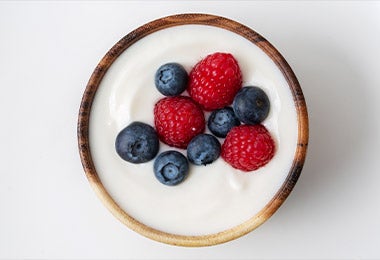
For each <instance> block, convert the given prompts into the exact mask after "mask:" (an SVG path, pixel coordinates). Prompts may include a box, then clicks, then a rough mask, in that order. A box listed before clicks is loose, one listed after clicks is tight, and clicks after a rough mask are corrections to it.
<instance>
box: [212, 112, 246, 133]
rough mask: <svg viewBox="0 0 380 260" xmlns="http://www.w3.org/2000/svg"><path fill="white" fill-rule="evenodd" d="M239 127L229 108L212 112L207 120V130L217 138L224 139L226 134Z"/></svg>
mask: <svg viewBox="0 0 380 260" xmlns="http://www.w3.org/2000/svg"><path fill="white" fill-rule="evenodd" d="M239 125H240V120H239V119H238V118H237V117H236V115H235V113H234V110H233V109H232V108H231V107H225V108H222V109H218V110H214V111H213V112H212V113H211V115H210V117H209V118H208V123H207V126H208V129H210V131H211V133H213V134H214V135H216V136H217V137H223V138H224V137H226V136H227V134H228V132H229V131H230V130H231V129H232V128H233V127H235V126H239Z"/></svg>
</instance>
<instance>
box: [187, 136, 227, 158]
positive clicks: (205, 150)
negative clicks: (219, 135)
mask: <svg viewBox="0 0 380 260" xmlns="http://www.w3.org/2000/svg"><path fill="white" fill-rule="evenodd" d="M220 150H221V146H220V143H219V141H218V139H216V138H215V136H213V135H209V134H200V135H197V136H196V137H194V138H193V139H192V140H191V142H190V143H189V145H188V146H187V158H188V159H189V161H190V162H191V163H193V164H195V165H207V164H210V163H212V162H213V161H215V160H216V159H218V157H219V155H220Z"/></svg>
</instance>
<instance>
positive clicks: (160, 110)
mask: <svg viewBox="0 0 380 260" xmlns="http://www.w3.org/2000/svg"><path fill="white" fill-rule="evenodd" d="M154 124H155V126H156V130H157V133H158V137H159V138H160V140H161V141H162V142H164V143H166V144H168V145H170V146H174V147H178V148H183V149H185V148H186V147H187V145H188V143H189V142H190V141H191V139H192V138H193V137H195V136H196V135H198V134H200V133H203V131H204V130H205V117H204V114H203V111H202V109H201V108H200V107H199V106H198V105H197V104H196V103H195V102H194V101H193V100H192V99H191V98H189V97H185V96H177V97H166V98H163V99H161V100H159V101H158V102H157V103H156V105H155V106H154Z"/></svg>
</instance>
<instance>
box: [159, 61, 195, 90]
mask: <svg viewBox="0 0 380 260" xmlns="http://www.w3.org/2000/svg"><path fill="white" fill-rule="evenodd" d="M187 82H188V75H187V72H186V70H185V69H184V68H183V67H182V65H180V64H178V63H166V64H164V65H162V66H161V67H159V68H158V70H157V72H156V75H155V77H154V83H155V84H156V87H157V89H158V91H160V92H161V94H163V95H165V96H177V95H179V94H181V93H182V92H183V91H185V89H186V88H187Z"/></svg>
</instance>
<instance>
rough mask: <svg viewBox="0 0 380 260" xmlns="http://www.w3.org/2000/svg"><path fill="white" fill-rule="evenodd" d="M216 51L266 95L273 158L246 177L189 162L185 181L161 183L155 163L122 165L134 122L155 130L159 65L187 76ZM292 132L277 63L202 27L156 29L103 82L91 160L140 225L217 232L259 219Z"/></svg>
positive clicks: (287, 155) (291, 148)
mask: <svg viewBox="0 0 380 260" xmlns="http://www.w3.org/2000/svg"><path fill="white" fill-rule="evenodd" d="M214 52H229V53H231V54H233V56H234V57H235V58H236V59H237V61H238V63H239V65H240V68H241V70H242V74H243V83H244V86H247V85H255V86H259V87H261V88H263V89H264V90H265V92H266V93H267V94H268V96H269V99H270V102H271V110H270V114H269V116H268V118H267V119H266V120H265V121H264V122H263V124H264V125H265V126H266V127H267V129H268V130H269V131H270V133H271V134H272V136H273V138H274V140H275V142H276V148H277V150H276V154H275V156H274V158H273V159H272V160H271V161H270V162H269V163H268V164H267V165H266V166H265V167H263V168H261V169H259V170H257V171H253V172H250V173H245V172H241V171H238V170H235V169H233V168H232V167H231V166H230V165H229V164H227V163H226V162H224V161H223V159H221V158H219V159H218V160H217V161H216V162H214V163H213V164H211V165H208V166H195V165H190V172H189V175H188V178H187V179H186V180H185V181H184V182H183V183H181V184H180V185H178V186H174V187H168V186H165V185H163V184H161V183H160V182H158V181H157V180H156V179H155V177H154V174H153V161H151V162H148V163H145V164H131V163H128V162H125V161H123V160H122V159H121V158H120V157H119V156H118V155H117V154H116V152H115V148H114V143H115V138H116V136H117V134H118V133H119V131H120V130H122V129H123V128H124V127H125V126H127V125H128V124H129V123H131V122H133V121H142V122H145V123H148V124H150V125H152V126H153V125H154V124H153V107H154V104H155V103H156V102H157V101H158V100H159V99H160V98H162V97H163V96H162V95H161V94H160V93H159V92H158V91H157V90H156V88H155V85H154V74H155V72H156V70H157V68H158V67H159V66H160V65H162V64H164V63H167V62H178V63H180V64H182V65H184V67H185V68H186V69H187V70H188V71H190V69H191V68H192V66H194V65H195V64H196V63H197V62H198V61H199V60H200V59H202V58H203V57H205V56H206V55H208V54H211V53H214ZM297 135H298V130H297V115H296V110H295V106H294V103H293V98H292V95H291V92H290V89H289V87H288V84H287V82H286V80H285V78H284V76H283V75H282V74H281V72H280V70H279V69H278V68H277V67H276V65H275V64H274V62H273V61H272V60H271V59H270V58H269V57H268V56H267V55H266V54H265V53H264V52H263V51H261V50H260V49H259V48H258V47H257V46H255V45H254V44H252V43H251V42H249V41H248V40H246V39H245V38H243V37H241V36H238V35H236V34H234V33H232V32H230V31H227V30H224V29H220V28H217V27H211V26H205V25H183V26H177V27H172V28H168V29H164V30H160V31H158V32H155V33H153V34H150V35H149V36H147V37H144V38H143V39H141V40H139V41H138V42H137V43H135V44H133V45H132V46H131V47H130V48H128V49H127V50H126V51H125V52H123V54H122V55H121V56H120V57H119V58H118V59H117V60H116V61H115V62H114V63H113V64H112V66H111V67H110V69H109V70H108V72H107V73H106V75H105V77H104V79H103V80H102V82H101V84H100V87H99V89H98V91H97V93H96V97H95V100H94V103H93V107H92V111H91V117H90V147H91V153H92V157H93V160H94V164H95V167H96V170H97V172H98V174H99V177H100V179H101V181H102V183H103V185H104V186H105V188H106V189H107V191H108V192H109V193H110V195H111V196H112V197H113V198H114V200H115V201H116V202H117V203H118V204H119V205H120V207H121V208H123V209H124V210H125V211H126V212H127V213H128V214H130V215H131V216H132V217H134V218H135V219H137V220H138V221H140V222H142V223H144V224H145V225H148V226H150V227H153V228H155V229H158V230H161V231H164V232H169V233H174V234H180V235H206V234H210V233H216V232H219V231H223V230H226V229H229V228H232V227H234V226H236V225H238V224H241V223H243V222H244V221H246V220H248V219H250V218H251V217H253V216H254V215H255V214H257V213H258V212H259V211H260V210H261V209H262V208H263V207H264V206H265V205H266V204H267V203H268V202H269V201H270V200H271V198H272V197H273V196H274V195H275V193H276V192H277V191H278V189H279V188H280V186H281V185H282V183H283V182H284V180H285V178H286V176H287V174H288V172H289V170H290V167H291V163H292V160H293V157H294V154H295V150H296V145H297ZM221 140H222V139H221ZM222 141H223V140H222ZM165 149H168V146H166V145H163V144H162V143H160V152H161V151H163V150H165ZM180 151H182V152H183V153H184V154H186V151H185V150H180Z"/></svg>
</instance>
